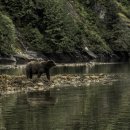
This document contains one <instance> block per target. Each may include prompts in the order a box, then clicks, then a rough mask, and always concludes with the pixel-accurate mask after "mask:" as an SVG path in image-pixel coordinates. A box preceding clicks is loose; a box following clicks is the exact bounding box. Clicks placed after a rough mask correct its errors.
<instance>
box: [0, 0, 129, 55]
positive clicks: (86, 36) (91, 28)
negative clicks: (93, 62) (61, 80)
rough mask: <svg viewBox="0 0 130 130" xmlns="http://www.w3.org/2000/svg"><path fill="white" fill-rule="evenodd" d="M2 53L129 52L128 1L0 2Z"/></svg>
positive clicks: (0, 43)
mask: <svg viewBox="0 0 130 130" xmlns="http://www.w3.org/2000/svg"><path fill="white" fill-rule="evenodd" d="M0 19H1V21H0V53H7V54H13V53H19V52H22V53H24V52H25V50H33V51H37V52H42V53H59V52H60V53H63V52H76V51H77V50H84V49H85V47H88V48H89V49H90V50H91V51H93V52H95V53H97V54H98V53H106V54H112V53H114V52H115V51H119V52H122V51H123V52H124V51H125V52H129V48H130V2H129V1H128V0H109V1H105V0H44V1H43V0H38V1H37V0H28V1H26V0H20V1H17V0H9V1H8V0H0Z"/></svg>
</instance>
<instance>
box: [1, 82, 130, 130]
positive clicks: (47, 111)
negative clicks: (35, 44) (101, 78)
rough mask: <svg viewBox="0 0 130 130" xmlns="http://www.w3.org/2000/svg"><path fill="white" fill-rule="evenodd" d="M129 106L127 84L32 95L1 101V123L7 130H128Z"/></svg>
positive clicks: (67, 89) (66, 89)
mask: <svg viewBox="0 0 130 130" xmlns="http://www.w3.org/2000/svg"><path fill="white" fill-rule="evenodd" d="M127 83H130V82H129V81H127ZM11 100H12V102H10V101H11ZM57 100H58V101H57ZM33 102H35V103H33ZM129 102H130V87H129V85H128V84H124V81H120V82H115V83H114V84H113V86H90V87H80V88H75V89H74V88H69V87H68V88H62V89H61V90H60V91H59V90H56V89H55V90H51V91H49V92H47V93H46V94H45V93H44V94H42V93H38V94H36V93H29V94H27V95H19V96H15V98H14V97H10V98H8V99H6V100H3V99H1V104H0V105H1V107H2V112H1V121H2V122H1V123H2V126H3V127H5V128H6V130H37V129H38V130H57V129H58V130H59V129H60V130H129V129H130V123H129V121H130V111H129V110H130V103H129ZM32 104H33V105H32Z"/></svg>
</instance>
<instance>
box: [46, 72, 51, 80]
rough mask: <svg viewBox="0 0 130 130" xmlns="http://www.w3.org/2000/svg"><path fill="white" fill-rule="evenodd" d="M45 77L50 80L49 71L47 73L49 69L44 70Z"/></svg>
mask: <svg viewBox="0 0 130 130" xmlns="http://www.w3.org/2000/svg"><path fill="white" fill-rule="evenodd" d="M46 77H47V79H48V80H50V73H49V71H46Z"/></svg>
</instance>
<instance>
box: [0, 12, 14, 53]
mask: <svg viewBox="0 0 130 130" xmlns="http://www.w3.org/2000/svg"><path fill="white" fill-rule="evenodd" d="M15 43H16V32H15V26H14V24H13V22H12V20H11V19H10V18H9V17H8V16H7V15H4V14H2V13H1V12H0V52H3V53H4V52H7V53H14V52H15Z"/></svg>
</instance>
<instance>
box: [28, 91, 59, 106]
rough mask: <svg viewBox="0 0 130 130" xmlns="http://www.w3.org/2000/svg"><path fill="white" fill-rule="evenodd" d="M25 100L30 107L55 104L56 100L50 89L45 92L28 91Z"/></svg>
mask: <svg viewBox="0 0 130 130" xmlns="http://www.w3.org/2000/svg"><path fill="white" fill-rule="evenodd" d="M27 102H28V104H29V105H30V106H32V107H39V106H44V107H46V106H48V105H55V103H56V102H57V100H56V98H55V96H54V95H53V96H52V95H51V91H50V90H48V91H45V92H28V94H27Z"/></svg>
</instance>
